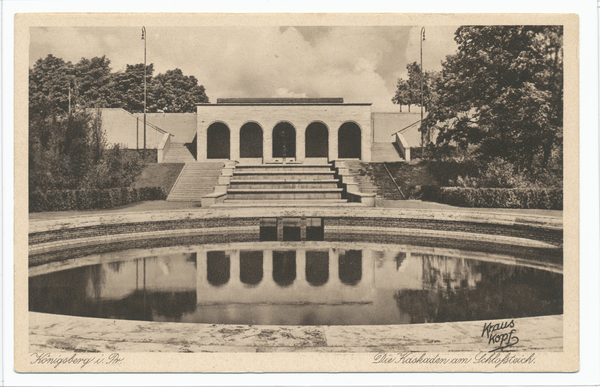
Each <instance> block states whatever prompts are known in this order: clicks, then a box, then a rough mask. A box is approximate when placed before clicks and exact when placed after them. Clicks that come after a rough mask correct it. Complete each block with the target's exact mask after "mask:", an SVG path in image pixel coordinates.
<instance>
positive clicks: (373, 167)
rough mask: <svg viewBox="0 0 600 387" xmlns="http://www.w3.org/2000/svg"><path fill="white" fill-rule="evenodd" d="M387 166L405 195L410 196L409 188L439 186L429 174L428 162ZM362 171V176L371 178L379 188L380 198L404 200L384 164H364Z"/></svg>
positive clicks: (390, 164) (397, 163)
mask: <svg viewBox="0 0 600 387" xmlns="http://www.w3.org/2000/svg"><path fill="white" fill-rule="evenodd" d="M385 164H386V165H387V167H388V169H389V171H390V173H391V174H392V176H393V177H394V179H395V180H396V184H398V186H399V187H400V189H401V190H402V192H403V193H404V194H405V195H408V194H409V192H410V189H409V187H411V186H412V187H414V186H416V185H437V184H439V182H438V181H437V180H436V178H435V177H434V176H432V174H431V173H430V172H429V169H428V164H427V162H423V161H418V162H411V163H405V162H393V163H385ZM361 169H362V170H361V175H366V176H369V178H370V180H371V181H372V182H373V184H375V185H376V186H377V194H378V195H379V196H380V197H382V198H384V199H392V200H401V199H404V198H403V197H402V195H401V194H400V193H399V192H398V189H397V188H396V186H395V185H394V182H393V181H392V179H390V176H389V175H388V173H387V171H386V169H385V167H384V165H383V163H364V164H363V167H362V168H361Z"/></svg>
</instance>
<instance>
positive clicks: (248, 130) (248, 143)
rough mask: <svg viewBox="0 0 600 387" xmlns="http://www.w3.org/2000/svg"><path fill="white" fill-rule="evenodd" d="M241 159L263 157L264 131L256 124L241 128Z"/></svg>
mask: <svg viewBox="0 0 600 387" xmlns="http://www.w3.org/2000/svg"><path fill="white" fill-rule="evenodd" d="M240 157H241V158H262V157H263V131H262V128H261V127H260V125H258V124H257V123H256V122H248V123H246V124H244V125H243V126H242V127H241V128H240Z"/></svg>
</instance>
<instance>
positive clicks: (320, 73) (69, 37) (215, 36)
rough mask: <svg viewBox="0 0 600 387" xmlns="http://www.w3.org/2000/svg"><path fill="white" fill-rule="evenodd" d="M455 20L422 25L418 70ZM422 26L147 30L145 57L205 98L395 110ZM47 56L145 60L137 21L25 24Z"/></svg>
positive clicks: (448, 40) (117, 62) (429, 62)
mask: <svg viewBox="0 0 600 387" xmlns="http://www.w3.org/2000/svg"><path fill="white" fill-rule="evenodd" d="M456 28H457V26H425V41H424V42H423V67H424V69H425V70H426V71H431V70H435V71H439V70H440V69H441V62H442V61H443V60H444V59H445V57H446V56H447V55H449V54H453V53H454V52H455V51H456V43H455V42H454V32H455V31H456ZM420 30H421V26H418V27H410V26H390V27H385V26H377V27H343V26H340V27H338V26H336V27H323V26H319V27H306V26H302V27H294V26H273V27H244V26H242V27H214V26H211V27H164V26H161V27H153V26H146V32H147V42H146V47H147V63H148V64H150V63H153V64H154V69H155V73H154V74H155V75H156V74H158V73H164V72H165V71H166V70H172V69H175V68H179V69H181V70H182V71H183V73H184V75H193V76H195V77H196V78H197V79H198V82H199V83H200V84H202V85H204V87H205V88H206V93H207V95H208V97H209V99H210V102H213V103H214V102H216V100H217V98H232V97H238V98H239V97H255V98H265V97H311V98H316V97H342V98H344V101H345V102H367V103H372V104H373V108H372V110H373V111H374V112H385V111H398V110H399V108H398V106H397V105H394V104H393V103H392V102H391V99H392V97H393V96H394V93H395V89H396V83H397V79H398V78H399V77H401V78H406V77H407V71H406V65H407V63H410V62H414V61H416V62H419V60H420V57H419V53H420V45H419V43H420V42H419V35H420ZM48 54H52V55H53V56H55V57H59V58H62V59H64V60H65V61H71V62H73V63H75V62H78V61H79V60H80V59H81V58H82V57H83V58H88V59H90V58H93V57H96V56H98V57H99V56H103V55H105V56H106V57H107V58H108V59H110V61H111V68H112V70H113V71H123V70H124V69H125V66H126V65H127V64H135V63H143V61H144V41H143V40H141V26H140V27H35V28H34V27H32V28H31V29H30V49H29V65H30V67H32V66H33V65H34V63H35V62H36V61H37V60H38V59H40V58H45V57H46V56H47V55H48Z"/></svg>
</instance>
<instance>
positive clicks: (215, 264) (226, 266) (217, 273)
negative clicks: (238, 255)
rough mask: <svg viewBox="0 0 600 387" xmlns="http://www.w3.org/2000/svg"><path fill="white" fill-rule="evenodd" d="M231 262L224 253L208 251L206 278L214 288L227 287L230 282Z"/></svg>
mask: <svg viewBox="0 0 600 387" xmlns="http://www.w3.org/2000/svg"><path fill="white" fill-rule="evenodd" d="M230 269H231V262H230V260H229V255H227V254H225V252H224V251H208V252H207V253H206V277H207V280H208V282H209V283H210V284H211V285H213V286H221V285H225V284H226V283H227V282H229V276H230Z"/></svg>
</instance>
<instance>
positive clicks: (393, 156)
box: [371, 142, 404, 163]
mask: <svg viewBox="0 0 600 387" xmlns="http://www.w3.org/2000/svg"><path fill="white" fill-rule="evenodd" d="M394 161H404V158H403V157H402V156H401V155H400V154H399V153H398V150H397V149H396V146H395V145H394V143H393V142H374V143H373V146H372V147H371V162H374V163H380V162H390V163H391V162H394Z"/></svg>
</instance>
